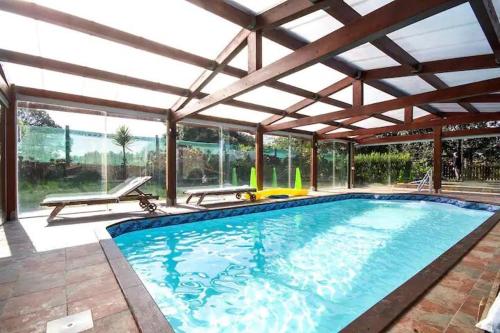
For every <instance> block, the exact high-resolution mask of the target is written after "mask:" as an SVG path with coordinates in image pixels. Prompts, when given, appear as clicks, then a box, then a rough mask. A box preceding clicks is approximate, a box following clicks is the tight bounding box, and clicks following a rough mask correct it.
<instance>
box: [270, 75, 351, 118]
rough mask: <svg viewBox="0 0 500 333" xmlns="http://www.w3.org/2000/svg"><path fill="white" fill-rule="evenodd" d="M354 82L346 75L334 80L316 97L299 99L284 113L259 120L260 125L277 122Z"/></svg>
mask: <svg viewBox="0 0 500 333" xmlns="http://www.w3.org/2000/svg"><path fill="white" fill-rule="evenodd" d="M352 82H354V79H353V78H350V77H346V78H344V79H342V80H340V81H337V82H335V83H334V84H332V85H330V86H328V87H326V88H325V89H323V90H321V91H319V92H318V93H317V98H314V99H311V98H306V99H303V100H301V101H298V102H297V103H295V104H293V105H292V106H289V107H288V108H286V109H285V114H283V115H274V116H271V117H269V118H267V119H265V120H263V121H262V122H261V124H262V125H271V124H272V123H275V122H277V121H278V120H280V119H283V118H284V117H286V116H289V115H290V114H293V113H296V112H298V111H300V110H302V109H304V108H306V107H308V106H310V105H312V104H314V103H316V102H317V101H319V100H321V98H322V97H327V96H329V95H332V94H334V93H336V92H338V91H340V90H342V89H344V88H347V87H348V86H350V85H351V84H352Z"/></svg>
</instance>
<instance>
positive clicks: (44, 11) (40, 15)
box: [0, 0, 216, 69]
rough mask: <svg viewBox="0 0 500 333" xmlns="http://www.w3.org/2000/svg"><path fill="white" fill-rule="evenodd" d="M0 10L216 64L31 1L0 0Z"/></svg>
mask: <svg viewBox="0 0 500 333" xmlns="http://www.w3.org/2000/svg"><path fill="white" fill-rule="evenodd" d="M0 10H3V11H7V12H10V13H14V14H17V15H22V16H26V17H30V18H33V19H35V20H39V21H43V22H47V23H50V24H54V25H57V26H60V27H64V28H68V29H72V30H75V31H79V32H83V33H86V34H89V35H92V36H96V37H99V38H103V39H106V40H110V41H113V42H116V43H120V44H123V45H127V46H130V47H133V48H137V49H140V50H144V51H148V52H151V53H154V54H159V55H162V56H165V57H168V58H171V59H175V60H178V61H182V62H184V63H188V64H191V65H195V66H200V67H204V68H206V69H209V68H214V67H215V66H216V63H215V62H214V61H213V60H210V59H206V58H203V57H200V56H198V55H196V54H192V53H189V52H185V51H182V50H179V49H176V48H174V47H170V46H167V45H163V44H160V43H158V42H154V41H152V40H149V39H146V38H143V37H140V36H137V35H133V34H130V33H128V32H124V31H121V30H118V29H115V28H112V27H109V26H106V25H103V24H99V23H96V22H93V21H90V20H86V19H84V18H81V17H78V16H74V15H70V14H67V13H64V12H61V11H58V10H55V9H51V8H48V7H44V6H40V5H37V4H34V3H31V2H27V1H17V0H2V1H0Z"/></svg>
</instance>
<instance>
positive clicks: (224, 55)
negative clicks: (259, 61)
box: [171, 29, 250, 112]
mask: <svg viewBox="0 0 500 333" xmlns="http://www.w3.org/2000/svg"><path fill="white" fill-rule="evenodd" d="M249 34H250V31H249V30H246V29H242V30H240V32H239V33H238V34H237V35H236V36H235V37H234V38H233V40H231V42H230V43H229V44H228V45H227V46H226V47H225V48H224V50H222V52H221V53H219V55H218V56H217V58H215V63H216V64H217V65H216V67H215V69H213V70H205V71H204V72H203V73H202V74H201V75H200V76H199V77H198V78H197V79H196V80H195V81H194V82H193V84H192V85H191V86H190V87H189V91H190V94H189V96H187V97H181V98H179V99H178V100H177V101H176V102H175V104H174V105H173V106H172V107H171V109H172V111H174V112H175V111H177V110H179V109H182V108H183V107H184V106H186V105H187V104H188V103H189V102H190V101H191V99H192V98H193V96H195V95H197V94H198V93H200V92H201V90H202V89H203V88H205V87H206V86H207V85H208V84H209V83H210V81H212V79H213V78H214V77H215V76H216V75H217V74H219V73H220V72H221V71H222V70H223V69H224V67H225V66H226V65H227V64H228V63H229V62H230V61H231V60H233V59H234V57H236V55H238V53H239V52H240V51H241V50H242V49H243V48H244V47H245V45H246V41H247V37H248V35H249Z"/></svg>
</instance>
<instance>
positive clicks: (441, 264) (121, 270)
mask: <svg viewBox="0 0 500 333" xmlns="http://www.w3.org/2000/svg"><path fill="white" fill-rule="evenodd" d="M370 196H372V197H373V199H381V200H383V199H386V198H391V199H392V200H397V197H405V199H406V200H422V198H424V197H425V198H427V199H429V198H433V199H432V200H426V201H432V202H438V203H449V204H450V203H451V204H453V205H456V206H459V207H465V208H470V206H471V205H472V206H474V205H476V206H477V207H483V208H481V209H482V210H488V209H485V208H484V207H485V206H490V207H498V206H497V205H495V204H488V203H484V202H477V201H471V200H463V199H458V198H454V197H451V196H442V195H434V194H424V193H411V194H401V193H398V194H377V193H366V192H359V193H350V194H332V195H325V196H320V197H312V198H311V197H308V198H299V199H292V200H282V201H278V202H271V203H269V202H264V203H255V204H248V205H244V206H237V207H228V208H216V209H211V210H207V211H201V212H180V213H177V214H169V215H165V216H160V217H153V218H146V219H155V218H161V217H167V216H168V217H175V216H186V215H187V214H203V213H205V214H206V213H208V212H221V211H228V210H238V209H239V210H243V211H244V208H248V207H250V208H252V207H257V206H268V205H276V204H281V205H278V208H271V209H265V208H264V209H262V207H261V210H253V209H251V210H250V211H248V212H242V213H239V214H236V215H244V214H251V213H256V212H259V211H260V212H262V211H268V210H276V209H284V208H290V207H298V206H302V205H308V204H310V203H305V202H308V201H310V200H312V201H318V198H325V197H327V198H332V197H337V198H340V199H337V200H334V199H331V200H328V199H327V200H324V201H321V200H319V202H316V203H322V202H333V201H338V200H348V199H355V198H356V197H357V198H362V197H365V198H366V197H368V198H370ZM411 197H413V199H410V198H411ZM418 197H420V198H418ZM391 199H389V200H391ZM405 199H403V200H405ZM297 201H298V203H297ZM289 202H295V204H292V205H287V204H286V203H289ZM467 206H469V207H467ZM275 207H276V206H275ZM471 209H474V208H471ZM476 209H478V208H476ZM493 212H494V214H493V215H492V216H491V217H489V218H488V219H487V220H486V221H484V222H483V223H482V224H481V225H479V226H478V227H477V228H476V229H474V230H473V231H472V232H470V233H469V234H467V235H466V236H465V237H463V238H462V239H461V240H459V241H458V242H457V243H456V244H455V245H453V246H452V247H451V248H450V249H448V250H447V251H446V252H444V253H443V254H441V255H440V256H439V257H438V258H436V259H435V260H434V261H432V262H431V263H430V264H428V265H427V266H426V267H424V268H423V269H422V270H421V271H419V272H417V273H416V274H415V275H414V276H412V277H411V278H410V279H409V280H407V281H406V282H404V283H403V284H402V285H400V286H399V287H398V288H396V289H395V290H393V291H392V292H391V293H390V294H388V295H387V296H386V297H384V298H383V299H381V300H380V301H379V302H377V303H376V304H375V305H373V306H372V307H371V308H370V309H368V310H367V311H365V312H364V313H362V314H361V315H360V316H358V317H357V318H356V319H354V320H353V321H352V322H350V323H349V324H348V325H347V326H346V327H344V328H343V329H342V330H341V331H340V332H343V333H346V332H381V331H383V330H384V329H386V328H388V327H389V325H391V324H392V323H394V321H396V320H397V318H399V317H400V316H401V315H402V314H403V313H404V312H405V311H406V310H407V309H408V308H410V307H411V305H412V304H414V303H415V302H416V301H417V300H418V299H419V298H420V297H421V296H422V295H424V294H425V292H426V291H427V290H429V289H430V288H431V287H432V286H433V285H435V284H436V283H437V282H438V281H439V280H440V279H441V278H442V277H443V276H444V275H445V274H446V273H447V272H448V271H450V270H451V269H452V268H453V267H454V266H455V265H456V264H457V263H458V262H459V261H460V259H461V258H463V257H464V256H465V255H466V254H467V253H468V252H469V251H470V250H471V249H472V248H473V247H474V246H475V245H476V244H477V243H478V242H479V241H480V240H481V239H482V238H483V237H484V236H486V235H487V234H488V233H489V232H490V231H491V230H492V229H493V227H495V225H496V224H497V223H498V222H500V210H497V211H496V212H495V211H493ZM209 215H211V214H209ZM230 216H235V215H227V216H225V217H230ZM214 218H218V217H216V216H215V217H210V218H206V219H200V220H186V221H184V222H180V223H173V224H168V225H175V224H183V223H192V222H201V221H204V220H209V219H214ZM142 220H145V218H137V219H127V220H124V221H120V222H117V223H113V224H110V225H108V226H107V227H106V230H108V228H109V227H113V226H117V225H120V224H124V223H134V222H137V221H142ZM161 226H163V225H161ZM161 226H160V225H158V226H157V227H161ZM149 228H150V227H149ZM143 229H144V228H143ZM136 230H139V229H136ZM130 231H134V230H130ZM110 237H111V235H110V234H109V233H108V232H104V233H102V232H101V233H100V234H98V238H99V242H100V244H101V247H102V249H103V251H104V253H105V255H106V258H107V259H108V262H109V264H110V266H111V269H112V271H113V273H114V275H115V277H116V279H117V281H118V284H119V285H120V288H121V289H122V292H123V294H124V296H125V299H126V301H127V304H128V305H129V308H130V310H131V312H132V315H133V316H134V319H135V320H136V323H137V326H138V327H139V330H140V331H141V332H160V331H161V332H168V333H174V330H173V328H172V327H171V326H170V323H169V322H168V320H167V319H166V318H165V316H164V315H163V313H162V312H161V310H160V308H159V307H158V305H157V304H156V302H155V301H154V299H153V297H152V296H151V294H149V292H148V290H147V289H146V287H145V286H144V284H143V283H142V281H141V280H140V278H139V276H138V275H137V273H136V272H135V271H134V269H133V268H132V267H131V265H130V264H129V263H128V261H127V260H126V258H125V257H124V255H123V254H122V252H121V250H120V249H119V248H118V246H117V245H116V243H115V242H114V240H113V238H110Z"/></svg>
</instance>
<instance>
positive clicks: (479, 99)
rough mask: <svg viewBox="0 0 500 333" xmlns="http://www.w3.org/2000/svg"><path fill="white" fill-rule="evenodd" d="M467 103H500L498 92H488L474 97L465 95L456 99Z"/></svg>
mask: <svg viewBox="0 0 500 333" xmlns="http://www.w3.org/2000/svg"><path fill="white" fill-rule="evenodd" d="M458 101H459V102H467V103H500V94H488V95H480V96H474V97H467V98H462V99H460V100H458Z"/></svg>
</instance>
